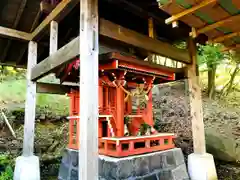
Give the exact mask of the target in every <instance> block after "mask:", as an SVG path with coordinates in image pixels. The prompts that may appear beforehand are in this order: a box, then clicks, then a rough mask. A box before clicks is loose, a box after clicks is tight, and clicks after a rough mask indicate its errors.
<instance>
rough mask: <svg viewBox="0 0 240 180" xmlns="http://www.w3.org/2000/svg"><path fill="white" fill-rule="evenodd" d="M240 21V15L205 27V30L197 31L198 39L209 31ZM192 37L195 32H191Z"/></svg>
mask: <svg viewBox="0 0 240 180" xmlns="http://www.w3.org/2000/svg"><path fill="white" fill-rule="evenodd" d="M239 19H240V15H239V14H238V15H235V16H231V17H228V18H226V19H224V20H221V21H218V22H216V23H213V24H210V25H207V26H205V27H203V28H200V29H197V30H196V37H197V36H198V35H199V34H204V33H206V32H208V31H211V30H213V29H216V28H219V27H220V26H222V25H224V24H227V23H230V22H234V21H238V20H239ZM190 36H192V37H194V34H193V32H190ZM194 38H195V37H194Z"/></svg>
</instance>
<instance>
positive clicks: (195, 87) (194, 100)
mask: <svg viewBox="0 0 240 180" xmlns="http://www.w3.org/2000/svg"><path fill="white" fill-rule="evenodd" d="M188 48H189V53H190V57H191V59H192V64H191V65H188V66H187V77H188V88H189V97H190V109H191V120H192V134H193V148H194V153H197V154H204V153H206V145H205V134H204V123H203V109H202V97H201V87H200V85H199V79H198V77H197V73H196V63H197V49H196V43H195V41H194V40H193V39H192V38H190V39H189V42H188Z"/></svg>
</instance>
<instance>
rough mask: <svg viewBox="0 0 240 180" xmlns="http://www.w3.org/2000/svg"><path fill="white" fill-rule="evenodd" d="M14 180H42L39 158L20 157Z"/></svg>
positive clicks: (17, 161) (17, 160)
mask: <svg viewBox="0 0 240 180" xmlns="http://www.w3.org/2000/svg"><path fill="white" fill-rule="evenodd" d="M13 179H14V180H40V166H39V158H38V157H37V156H29V157H24V156H19V157H17V159H16V165H15V169H14V178H13Z"/></svg>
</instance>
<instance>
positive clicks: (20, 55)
mask: <svg viewBox="0 0 240 180" xmlns="http://www.w3.org/2000/svg"><path fill="white" fill-rule="evenodd" d="M40 15H41V10H40V9H39V11H38V13H37V15H36V17H35V18H34V21H33V23H32V27H31V29H30V32H33V30H34V29H35V28H36V27H37V23H38V20H39V18H40ZM26 51H27V46H26V47H25V48H22V49H21V50H20V53H19V56H18V58H17V60H16V64H20V62H21V60H22V59H23V56H24V54H25V52H26Z"/></svg>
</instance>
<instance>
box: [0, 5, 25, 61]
mask: <svg viewBox="0 0 240 180" xmlns="http://www.w3.org/2000/svg"><path fill="white" fill-rule="evenodd" d="M26 4H27V0H22V2H21V4H20V7H19V9H18V12H17V15H16V18H15V21H14V23H13V26H12V29H16V28H17V26H18V24H19V21H20V18H21V17H22V14H23V11H24V9H25V7H26ZM11 44H12V41H11V40H8V41H7V45H6V46H5V48H4V51H3V53H2V56H1V58H0V61H2V62H5V60H6V57H7V54H8V50H9V48H10V46H11Z"/></svg>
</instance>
